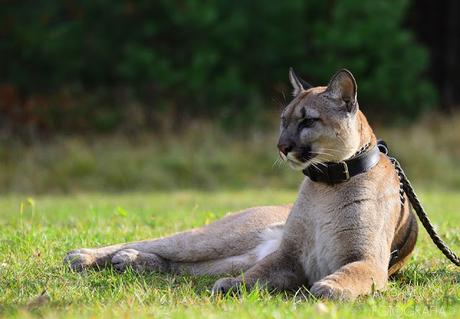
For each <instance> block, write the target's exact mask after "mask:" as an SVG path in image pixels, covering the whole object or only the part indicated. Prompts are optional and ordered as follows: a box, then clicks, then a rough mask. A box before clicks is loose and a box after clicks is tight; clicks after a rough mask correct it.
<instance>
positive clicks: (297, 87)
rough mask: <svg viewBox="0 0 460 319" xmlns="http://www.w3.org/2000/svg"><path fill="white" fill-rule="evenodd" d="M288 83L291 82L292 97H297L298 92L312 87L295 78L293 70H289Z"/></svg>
mask: <svg viewBox="0 0 460 319" xmlns="http://www.w3.org/2000/svg"><path fill="white" fill-rule="evenodd" d="M289 81H291V85H292V88H293V90H292V95H294V96H297V95H298V94H299V93H300V92H302V91H305V90H308V89H309V88H312V87H313V86H312V85H310V84H308V83H307V82H305V81H304V80H302V79H301V78H299V77H297V75H296V74H295V72H294V69H293V68H289Z"/></svg>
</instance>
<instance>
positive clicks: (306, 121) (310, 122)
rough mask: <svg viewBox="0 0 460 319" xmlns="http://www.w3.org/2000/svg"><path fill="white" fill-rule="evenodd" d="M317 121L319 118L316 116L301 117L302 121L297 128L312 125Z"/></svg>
mask: <svg viewBox="0 0 460 319" xmlns="http://www.w3.org/2000/svg"><path fill="white" fill-rule="evenodd" d="M317 121H319V118H316V117H308V118H306V119H303V120H302V122H300V123H299V130H302V129H304V128H307V127H312V126H313V125H314V124H315V123H316V122H317Z"/></svg>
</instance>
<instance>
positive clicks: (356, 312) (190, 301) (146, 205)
mask: <svg viewBox="0 0 460 319" xmlns="http://www.w3.org/2000/svg"><path fill="white" fill-rule="evenodd" d="M295 196H296V194H295V191H283V190H280V189H277V188H265V189H264V188H259V189H257V190H256V189H247V190H242V191H218V192H189V191H183V192H171V193H167V192H151V193H137V192H133V193H123V194H102V193H99V194H98V193H88V194H79V195H74V196H68V195H40V196H34V197H32V198H27V197H23V196H19V195H14V194H11V195H4V196H2V197H1V198H0V229H1V232H0V317H4V318H14V317H17V318H19V317H20V318H29V317H46V318H61V317H65V318H112V317H136V318H143V317H150V318H159V317H166V318H203V317H207V318H251V319H253V318H308V317H318V316H321V317H324V318H355V317H359V318H387V317H389V316H392V317H395V318H411V317H417V318H436V317H443V318H444V317H445V318H458V316H459V314H460V285H459V284H460V273H459V271H458V269H457V268H455V267H454V266H453V265H451V264H449V262H448V261H447V260H446V259H445V258H444V257H443V256H442V255H441V253H440V252H439V251H438V250H437V249H436V248H435V246H434V245H433V244H432V243H431V242H430V240H429V238H428V237H427V235H426V234H425V231H424V230H423V229H421V231H420V237H419V240H418V244H417V246H416V251H415V254H414V256H413V257H412V259H411V261H410V263H409V264H408V265H407V266H406V267H405V268H404V270H403V271H402V273H400V275H399V276H398V277H397V278H395V279H394V280H392V281H391V282H390V284H389V288H388V290H386V291H385V292H376V293H375V294H374V295H373V296H369V297H363V298H360V299H358V300H357V301H354V302H347V303H330V302H326V303H324V304H322V303H319V302H318V301H315V300H313V299H307V300H303V301H301V300H299V298H296V296H295V295H293V294H285V293H279V294H274V295H270V294H268V293H267V292H266V291H263V290H262V291H260V290H255V291H253V292H251V293H244V294H243V295H242V296H241V297H240V298H235V297H231V296H227V297H222V298H220V297H219V298H211V297H210V294H209V288H210V287H211V286H212V283H213V281H214V280H215V279H216V278H212V277H188V276H172V275H160V274H150V275H142V276H141V275H138V274H136V273H133V272H130V271H128V272H126V273H123V274H118V273H115V272H114V271H113V270H111V269H106V270H104V271H101V272H95V271H89V272H87V273H84V274H77V273H73V272H71V271H69V270H68V269H67V268H66V267H64V266H63V264H62V259H63V257H64V254H65V252H66V251H68V250H70V249H73V248H78V247H91V246H98V245H104V244H109V243H114V242H123V241H131V240H138V239H146V238H149V237H156V236H163V235H167V234H170V233H173V232H176V231H181V230H185V229H188V228H190V227H196V226H199V225H202V224H205V223H209V222H211V221H214V220H216V219H218V218H220V217H221V216H222V215H223V214H224V213H225V212H226V211H228V210H238V209H240V208H244V207H248V206H251V205H259V204H277V203H287V202H291V201H293V200H294V198H295ZM421 197H422V201H423V203H424V204H425V206H426V208H427V210H428V212H429V215H430V216H431V218H432V220H433V222H434V223H435V225H436V226H437V229H438V230H439V231H440V233H441V234H442V237H443V238H444V239H446V241H447V242H448V243H449V245H450V246H451V247H452V248H453V249H454V250H456V251H457V253H458V252H459V250H460V235H459V234H460V213H459V210H460V192H456V191H451V192H445V191H428V190H425V191H424V192H422V193H421ZM44 290H46V294H47V295H46V297H43V296H42V297H41V298H39V299H37V296H39V295H40V294H41V293H42V292H43V291H44Z"/></svg>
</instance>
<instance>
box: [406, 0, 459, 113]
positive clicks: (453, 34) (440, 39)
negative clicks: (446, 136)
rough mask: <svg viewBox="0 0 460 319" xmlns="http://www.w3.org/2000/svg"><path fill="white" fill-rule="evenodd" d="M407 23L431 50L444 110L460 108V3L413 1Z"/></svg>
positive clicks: (432, 74) (431, 70)
mask: <svg viewBox="0 0 460 319" xmlns="http://www.w3.org/2000/svg"><path fill="white" fill-rule="evenodd" d="M408 13H409V14H408V18H407V24H408V25H409V26H410V27H411V28H412V29H413V30H414V31H415V33H416V35H417V38H418V39H419V40H420V41H421V42H422V43H423V44H425V45H426V46H427V47H428V48H429V51H430V63H429V74H430V78H432V79H433V81H434V83H435V85H436V86H437V89H438V91H439V102H440V105H441V107H442V108H443V109H444V110H454V109H458V108H460V77H459V76H458V74H459V73H460V60H459V57H460V2H459V1H458V0H444V1H430V0H418V1H412V3H411V6H410V8H409V10H408Z"/></svg>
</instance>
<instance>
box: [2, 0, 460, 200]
mask: <svg viewBox="0 0 460 319" xmlns="http://www.w3.org/2000/svg"><path fill="white" fill-rule="evenodd" d="M459 20H460V2H458V1H455V0H451V1H448V0H446V1H429V0H418V1H416V0H410V1H409V0H393V1H360V0H342V1H333V0H329V1H313V0H304V1H300V0H291V1H266V0H264V1H262V0H252V1H237V0H235V1H225V0H220V1H219V0H216V1H198V0H181V1H175V0H156V1H141V0H140V1H128V0H125V1H121V0H117V1H116V0H110V1H109V0H97V1H86V0H82V1H72V0H65V1H51V0H49V1H47V0H41V1H13V0H10V1H8V0H2V1H0V61H1V63H0V163H1V165H0V192H3V193H6V192H27V193H48V192H53V193H54V192H58V193H73V192H87V191H109V192H118V191H127V190H129V191H133V190H135V191H137V190H139V191H144V190H145V191H168V190H176V189H188V188H198V189H206V190H213V189H221V188H237V189H241V188H249V187H271V188H273V187H280V188H281V187H283V188H296V187H297V186H298V183H299V182H300V180H301V179H302V176H301V174H300V173H299V172H292V171H291V170H290V169H288V168H287V167H285V166H283V165H281V166H279V165H275V164H274V162H275V160H276V158H277V156H278V155H277V151H276V141H277V132H278V118H279V113H280V111H281V109H282V108H283V106H285V105H286V104H287V103H288V102H289V100H290V87H289V85H288V79H287V78H288V77H287V73H288V68H289V67H290V66H293V67H295V69H296V71H297V73H298V74H299V75H301V76H302V77H303V78H304V79H306V80H307V81H308V82H310V83H312V84H314V85H324V84H326V83H327V81H328V80H329V78H330V76H331V75H332V74H333V73H334V72H335V71H336V70H337V69H339V68H343V67H346V68H348V69H350V70H351V71H352V72H353V73H354V75H355V77H356V78H357V80H358V87H359V89H358V96H359V101H360V106H361V109H362V110H363V111H364V112H365V114H366V115H367V116H368V117H369V118H370V121H371V124H372V125H373V127H374V128H375V131H376V133H377V135H378V136H379V137H381V138H384V139H386V140H387V142H388V143H389V145H390V150H391V151H392V153H393V154H395V155H397V156H398V157H399V158H400V160H401V162H402V163H403V165H404V166H405V168H406V170H407V171H408V173H409V176H411V177H412V179H414V180H415V182H416V183H417V184H421V185H424V186H425V187H439V188H457V189H460V170H459V169H458V167H457V166H456V164H457V163H459V162H460V112H459V111H460V76H459V74H460V62H459V57H460V25H459Z"/></svg>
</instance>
